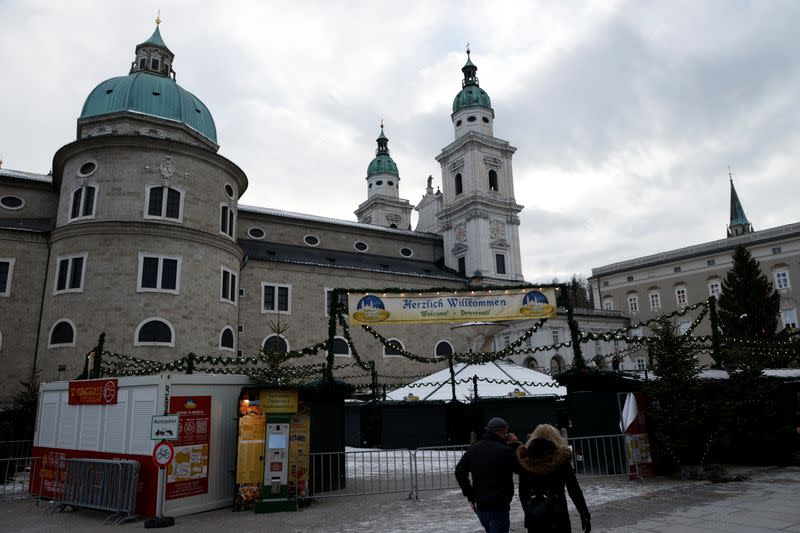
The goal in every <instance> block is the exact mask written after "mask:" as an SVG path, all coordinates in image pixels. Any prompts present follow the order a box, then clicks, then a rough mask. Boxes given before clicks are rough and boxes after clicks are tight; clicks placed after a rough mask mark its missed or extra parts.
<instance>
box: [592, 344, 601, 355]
mask: <svg viewBox="0 0 800 533" xmlns="http://www.w3.org/2000/svg"><path fill="white" fill-rule="evenodd" d="M594 354H595V355H603V349H602V347H601V346H600V341H594Z"/></svg>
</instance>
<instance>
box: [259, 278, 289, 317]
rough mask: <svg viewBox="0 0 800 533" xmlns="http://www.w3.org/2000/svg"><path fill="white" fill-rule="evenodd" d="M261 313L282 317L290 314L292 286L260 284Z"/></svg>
mask: <svg viewBox="0 0 800 533" xmlns="http://www.w3.org/2000/svg"><path fill="white" fill-rule="evenodd" d="M261 287H262V290H261V294H262V299H261V312H262V313H280V314H284V315H288V314H291V312H292V286H291V285H282V284H278V283H262V284H261Z"/></svg>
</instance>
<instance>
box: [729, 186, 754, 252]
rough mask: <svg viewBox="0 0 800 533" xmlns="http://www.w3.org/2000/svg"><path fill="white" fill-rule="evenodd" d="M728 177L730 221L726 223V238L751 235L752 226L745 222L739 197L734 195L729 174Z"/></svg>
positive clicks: (745, 218)
mask: <svg viewBox="0 0 800 533" xmlns="http://www.w3.org/2000/svg"><path fill="white" fill-rule="evenodd" d="M728 177H729V178H730V180H731V221H730V222H729V223H728V237H738V236H739V235H744V234H745V233H753V225H752V224H750V221H748V220H747V215H745V214H744V207H742V203H741V202H740V201H739V195H738V194H736V187H734V186H733V176H731V175H730V173H729V174H728Z"/></svg>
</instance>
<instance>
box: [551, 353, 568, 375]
mask: <svg viewBox="0 0 800 533" xmlns="http://www.w3.org/2000/svg"><path fill="white" fill-rule="evenodd" d="M564 367H566V364H565V363H564V358H563V357H561V356H560V355H554V356H553V358H552V359H550V373H552V374H560V373H561V372H562V371H563V370H564Z"/></svg>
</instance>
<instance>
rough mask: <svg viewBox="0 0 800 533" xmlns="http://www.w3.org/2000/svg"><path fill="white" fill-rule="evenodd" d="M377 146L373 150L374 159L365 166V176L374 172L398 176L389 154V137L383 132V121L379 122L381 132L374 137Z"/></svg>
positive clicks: (372, 174)
mask: <svg viewBox="0 0 800 533" xmlns="http://www.w3.org/2000/svg"><path fill="white" fill-rule="evenodd" d="M376 140H377V142H378V148H377V150H375V159H373V160H372V162H371V163H370V164H369V166H368V167H367V177H370V176H374V175H375V174H392V175H394V176H400V173H399V172H398V170H397V165H396V164H395V162H394V160H393V159H392V158H391V156H390V155H389V139H388V138H387V137H386V135H384V133H383V123H382V122H381V134H380V135H379V136H378V138H377V139H376Z"/></svg>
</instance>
